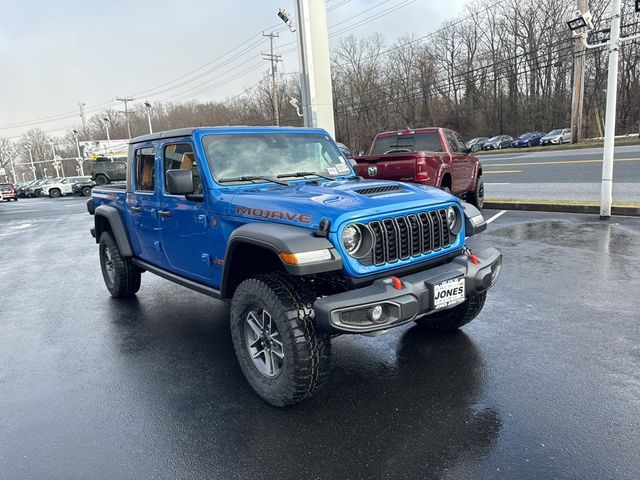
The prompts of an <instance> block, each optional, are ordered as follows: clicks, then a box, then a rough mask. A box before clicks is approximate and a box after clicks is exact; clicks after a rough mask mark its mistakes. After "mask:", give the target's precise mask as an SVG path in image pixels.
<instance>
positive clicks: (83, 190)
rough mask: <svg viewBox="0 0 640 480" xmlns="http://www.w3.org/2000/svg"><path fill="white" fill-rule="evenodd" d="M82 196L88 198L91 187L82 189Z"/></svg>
mask: <svg viewBox="0 0 640 480" xmlns="http://www.w3.org/2000/svg"><path fill="white" fill-rule="evenodd" d="M82 195H84V196H85V197H88V196H90V195H91V187H82Z"/></svg>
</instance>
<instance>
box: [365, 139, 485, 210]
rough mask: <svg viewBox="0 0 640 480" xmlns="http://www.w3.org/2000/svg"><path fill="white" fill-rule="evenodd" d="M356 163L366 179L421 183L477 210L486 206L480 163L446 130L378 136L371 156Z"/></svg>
mask: <svg viewBox="0 0 640 480" xmlns="http://www.w3.org/2000/svg"><path fill="white" fill-rule="evenodd" d="M354 160H355V161H356V162H357V164H358V172H359V174H360V175H361V176H362V177H364V178H374V179H375V178H380V179H385V180H396V181H400V182H411V183H419V184H420V185H428V186H431V187H438V188H441V189H443V190H446V191H448V192H451V193H452V194H454V195H457V196H461V197H465V199H466V201H468V202H469V203H472V204H473V205H475V206H476V207H478V208H482V204H483V203H484V185H483V183H482V165H480V161H479V160H478V159H477V158H476V157H474V156H473V155H470V152H469V150H468V149H467V148H466V147H465V144H464V142H463V141H462V139H461V138H460V135H458V134H457V133H456V132H454V131H452V130H448V129H446V128H419V129H413V130H400V131H397V132H382V133H379V134H378V135H376V138H375V139H374V140H373V144H372V145H371V149H370V150H369V155H366V156H362V157H355V158H354Z"/></svg>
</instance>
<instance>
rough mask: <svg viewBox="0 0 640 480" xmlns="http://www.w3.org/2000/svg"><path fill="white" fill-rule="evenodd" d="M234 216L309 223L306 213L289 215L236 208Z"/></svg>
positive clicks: (309, 216) (279, 212)
mask: <svg viewBox="0 0 640 480" xmlns="http://www.w3.org/2000/svg"><path fill="white" fill-rule="evenodd" d="M236 215H241V216H244V217H255V218H262V219H265V220H268V219H278V220H288V221H289V222H298V223H311V215H309V214H308V213H291V212H284V211H282V210H266V209H264V208H250V207H239V206H236Z"/></svg>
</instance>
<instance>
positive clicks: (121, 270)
mask: <svg viewBox="0 0 640 480" xmlns="http://www.w3.org/2000/svg"><path fill="white" fill-rule="evenodd" d="M100 267H101V268H102V278H103V279H104V283H105V285H106V286H107V290H109V293H110V294H111V296H112V297H114V298H126V297H131V296H133V295H135V294H136V292H137V291H138V290H140V281H141V275H142V272H141V271H140V269H139V268H138V267H136V266H135V265H133V264H132V263H131V261H130V260H129V259H128V258H126V257H123V256H122V255H121V254H120V249H119V248H118V244H117V243H116V241H115V240H114V239H113V237H112V236H111V233H109V232H103V233H102V235H100Z"/></svg>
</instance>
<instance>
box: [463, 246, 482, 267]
mask: <svg viewBox="0 0 640 480" xmlns="http://www.w3.org/2000/svg"><path fill="white" fill-rule="evenodd" d="M464 249H465V253H466V254H467V256H468V257H469V260H471V263H473V264H474V265H478V263H480V260H478V257H476V255H475V254H474V253H473V252H472V251H471V249H470V248H469V247H464Z"/></svg>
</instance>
